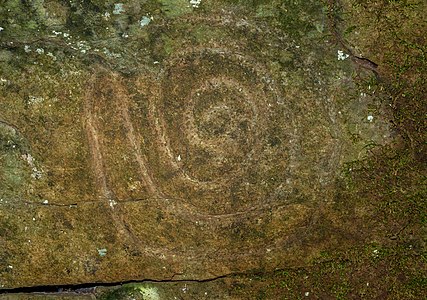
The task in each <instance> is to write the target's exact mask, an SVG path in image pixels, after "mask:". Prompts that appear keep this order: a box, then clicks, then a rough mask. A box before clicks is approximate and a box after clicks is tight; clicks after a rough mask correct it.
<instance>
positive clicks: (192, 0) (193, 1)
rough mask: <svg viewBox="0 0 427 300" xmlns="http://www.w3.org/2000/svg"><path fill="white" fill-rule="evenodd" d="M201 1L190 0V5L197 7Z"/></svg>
mask: <svg viewBox="0 0 427 300" xmlns="http://www.w3.org/2000/svg"><path fill="white" fill-rule="evenodd" d="M201 2H202V0H190V5H191V6H192V7H193V8H199V5H200V3H201Z"/></svg>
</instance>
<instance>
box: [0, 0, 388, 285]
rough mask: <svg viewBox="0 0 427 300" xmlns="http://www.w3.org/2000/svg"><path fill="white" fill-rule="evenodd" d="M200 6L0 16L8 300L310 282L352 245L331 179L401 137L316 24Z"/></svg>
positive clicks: (1, 236)
mask: <svg viewBox="0 0 427 300" xmlns="http://www.w3.org/2000/svg"><path fill="white" fill-rule="evenodd" d="M196 2H197V1H184V0H182V1H181V0H180V1H166V0H162V1H147V2H140V1H127V2H125V3H123V4H121V5H119V6H117V5H118V4H117V3H113V2H111V1H106V2H105V3H104V4H100V3H103V1H101V2H100V1H84V2H81V1H70V2H69V3H68V2H67V4H64V2H62V1H35V2H33V3H32V4H28V3H27V4H25V3H24V2H20V1H6V4H5V6H4V7H2V8H0V16H2V17H3V18H2V20H4V23H1V24H0V25H1V26H2V28H4V30H3V31H2V32H0V41H1V48H0V51H1V52H0V67H1V73H0V75H1V81H0V103H1V108H0V179H1V181H0V245H1V247H0V287H1V288H2V289H11V288H17V287H29V286H46V285H69V284H81V283H91V282H96V283H102V282H121V281H128V280H143V279H155V280H178V279H191V280H194V279H197V280H204V279H211V278H217V277H221V276H223V275H227V274H235V273H240V272H245V271H252V270H274V269H275V268H281V267H289V266H301V265H306V264H308V263H309V262H310V260H311V259H312V258H313V257H315V256H316V255H318V254H319V253H320V252H321V251H323V250H325V249H334V248H336V247H340V245H342V244H343V243H345V242H347V241H348V242H349V243H351V239H352V238H354V236H357V235H358V234H360V233H359V232H358V230H357V228H349V227H345V226H344V225H341V224H340V223H339V222H337V221H336V219H337V218H338V217H337V216H336V215H335V214H334V209H333V205H334V197H335V195H336V193H337V189H338V187H337V186H336V179H337V178H338V177H339V174H340V171H341V170H342V169H343V167H344V164H345V163H346V162H348V161H351V160H354V159H360V158H361V157H363V156H365V155H366V153H367V151H368V150H369V147H370V146H371V145H373V144H384V143H387V142H389V141H390V139H391V138H390V134H391V132H390V130H389V128H388V123H387V119H386V117H385V115H386V112H385V110H384V108H383V107H382V105H381V102H380V101H379V100H378V99H379V98H380V97H381V95H380V94H379V92H378V91H375V90H367V89H365V88H364V87H359V86H357V85H355V84H354V82H353V80H352V73H353V72H354V71H355V69H354V65H353V64H352V62H351V61H350V59H347V58H346V57H345V56H342V54H341V56H340V54H338V57H337V53H338V52H337V51H338V50H344V49H337V48H336V47H335V46H334V44H333V43H332V42H331V40H330V37H329V38H328V30H327V17H326V15H325V11H324V8H323V7H322V6H321V5H320V4H318V3H317V1H308V2H306V3H305V4H303V5H292V4H283V3H281V1H271V2H269V4H263V5H262V4H252V5H248V4H239V5H237V4H231V3H230V1H201V2H200V1H198V2H197V3H198V4H197V3H196ZM199 2H200V3H199ZM28 5H30V6H31V8H32V10H31V12H32V13H31V14H27V15H25V14H24V13H23V12H24V11H26V9H28V7H26V6H28ZM2 22H3V21H2ZM343 57H344V58H343ZM356 71H357V72H359V73H360V75H361V76H371V75H372V74H370V73H369V71H365V70H356Z"/></svg>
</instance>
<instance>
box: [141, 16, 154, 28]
mask: <svg viewBox="0 0 427 300" xmlns="http://www.w3.org/2000/svg"><path fill="white" fill-rule="evenodd" d="M151 20H152V17H151V18H150V17H148V16H143V17H142V18H141V20H140V21H139V26H141V27H144V26H147V25H148V24H150V22H151Z"/></svg>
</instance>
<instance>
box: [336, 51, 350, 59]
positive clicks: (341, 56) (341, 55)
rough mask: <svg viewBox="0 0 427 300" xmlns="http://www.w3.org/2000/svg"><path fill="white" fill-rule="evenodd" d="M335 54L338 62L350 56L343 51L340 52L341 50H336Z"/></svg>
mask: <svg viewBox="0 0 427 300" xmlns="http://www.w3.org/2000/svg"><path fill="white" fill-rule="evenodd" d="M337 53H338V60H344V59H346V58H348V57H349V56H350V55H348V54H346V53H344V51H342V50H338V52H337Z"/></svg>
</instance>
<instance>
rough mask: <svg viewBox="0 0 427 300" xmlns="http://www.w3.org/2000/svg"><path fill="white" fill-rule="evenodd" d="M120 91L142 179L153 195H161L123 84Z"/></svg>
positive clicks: (129, 137) (121, 104)
mask: <svg viewBox="0 0 427 300" xmlns="http://www.w3.org/2000/svg"><path fill="white" fill-rule="evenodd" d="M119 93H120V94H121V95H123V97H121V99H120V101H116V102H117V105H118V108H119V110H120V113H121V117H122V119H123V123H124V126H125V128H126V137H127V139H128V140H129V143H130V145H131V146H132V149H133V152H134V155H135V160H136V162H137V163H138V167H139V173H140V175H141V177H142V178H141V179H142V181H143V182H145V184H146V187H147V189H148V192H149V193H150V194H151V196H154V197H161V196H162V195H161V192H160V191H159V190H158V189H157V187H156V185H155V184H154V182H153V180H152V179H151V176H150V174H149V172H148V169H147V163H146V161H147V160H146V158H145V155H144V154H143V153H142V150H141V147H140V145H139V143H138V140H139V138H138V137H137V134H136V133H135V129H134V127H133V124H132V121H131V120H130V116H129V99H128V95H127V93H126V92H125V91H123V90H122V88H121V86H120V91H119Z"/></svg>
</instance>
